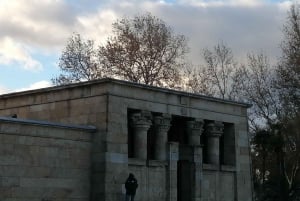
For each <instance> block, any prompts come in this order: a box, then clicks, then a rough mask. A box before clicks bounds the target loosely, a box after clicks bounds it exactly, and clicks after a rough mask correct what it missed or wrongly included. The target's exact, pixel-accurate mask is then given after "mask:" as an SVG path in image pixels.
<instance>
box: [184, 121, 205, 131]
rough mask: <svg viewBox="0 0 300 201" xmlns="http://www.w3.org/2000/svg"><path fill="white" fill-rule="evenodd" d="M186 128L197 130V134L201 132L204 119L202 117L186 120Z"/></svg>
mask: <svg viewBox="0 0 300 201" xmlns="http://www.w3.org/2000/svg"><path fill="white" fill-rule="evenodd" d="M186 125H187V129H189V130H197V131H198V133H199V135H201V134H202V131H203V125H204V121H203V119H196V120H191V121H187V122H186Z"/></svg>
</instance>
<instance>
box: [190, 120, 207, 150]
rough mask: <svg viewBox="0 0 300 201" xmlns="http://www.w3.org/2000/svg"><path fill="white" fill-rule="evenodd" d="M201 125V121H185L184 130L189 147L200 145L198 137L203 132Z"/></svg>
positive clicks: (202, 122)
mask: <svg viewBox="0 0 300 201" xmlns="http://www.w3.org/2000/svg"><path fill="white" fill-rule="evenodd" d="M203 124H204V121H203V120H202V119H196V120H191V121H187V123H186V130H187V134H188V141H189V145H192V146H199V145H201V141H200V136H201V134H202V131H203V129H202V127H203Z"/></svg>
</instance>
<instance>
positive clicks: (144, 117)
mask: <svg viewBox="0 0 300 201" xmlns="http://www.w3.org/2000/svg"><path fill="white" fill-rule="evenodd" d="M151 117H152V116H151V113H150V112H148V111H141V112H136V113H133V114H131V116H130V125H131V126H132V128H133V138H134V145H133V147H134V154H133V155H134V157H135V158H140V159H143V160H146V159H147V132H148V130H149V128H150V126H151V124H152V121H151Z"/></svg>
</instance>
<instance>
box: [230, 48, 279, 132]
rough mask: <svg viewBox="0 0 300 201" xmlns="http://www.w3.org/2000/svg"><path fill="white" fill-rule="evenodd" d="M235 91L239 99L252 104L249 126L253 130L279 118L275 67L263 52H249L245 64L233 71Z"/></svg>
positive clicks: (270, 123)
mask: <svg viewBox="0 0 300 201" xmlns="http://www.w3.org/2000/svg"><path fill="white" fill-rule="evenodd" d="M234 80H235V81H234V83H236V88H235V93H236V94H238V95H239V97H240V99H241V100H243V101H247V102H249V103H251V104H252V107H251V109H250V110H249V121H250V126H251V128H252V129H254V130H258V129H262V128H263V127H266V126H267V127H268V126H270V125H272V124H274V123H276V121H277V120H278V118H279V115H280V111H281V103H280V100H279V91H278V89H277V88H276V87H275V85H274V82H275V80H276V75H275V69H273V68H272V67H271V66H270V63H269V61H268V58H267V57H266V56H265V55H264V54H263V53H260V54H249V55H248V62H247V65H242V66H240V67H239V68H238V70H237V71H236V72H235V76H234Z"/></svg>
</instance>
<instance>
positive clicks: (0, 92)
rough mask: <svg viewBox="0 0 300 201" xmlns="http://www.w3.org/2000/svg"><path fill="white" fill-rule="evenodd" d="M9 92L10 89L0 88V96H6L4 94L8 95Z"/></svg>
mask: <svg viewBox="0 0 300 201" xmlns="http://www.w3.org/2000/svg"><path fill="white" fill-rule="evenodd" d="M9 92H11V90H10V89H8V88H6V87H4V86H0V94H6V93H9Z"/></svg>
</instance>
